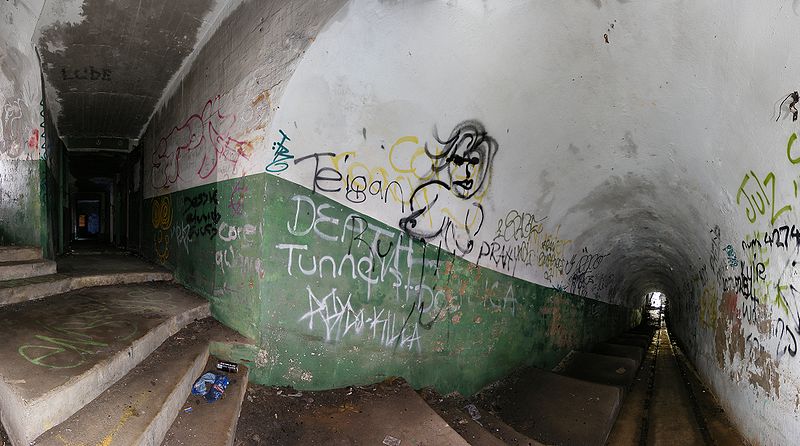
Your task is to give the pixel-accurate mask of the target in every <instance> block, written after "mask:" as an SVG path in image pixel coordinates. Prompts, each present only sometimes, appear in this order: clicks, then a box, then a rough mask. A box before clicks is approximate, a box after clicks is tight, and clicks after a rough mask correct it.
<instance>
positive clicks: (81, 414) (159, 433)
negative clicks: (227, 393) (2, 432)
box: [36, 320, 222, 446]
mask: <svg viewBox="0 0 800 446" xmlns="http://www.w3.org/2000/svg"><path fill="white" fill-rule="evenodd" d="M214 325H218V324H217V323H216V322H214V321H213V320H204V321H198V322H195V323H193V324H190V325H188V326H187V327H185V328H183V329H182V330H181V331H179V332H178V333H177V334H176V335H175V336H172V337H171V338H170V339H168V340H167V341H166V342H164V344H162V345H161V346H160V347H159V348H158V349H156V350H155V351H154V352H153V354H152V355H150V356H148V357H147V359H145V360H144V361H143V362H142V363H141V364H139V365H137V366H136V367H135V368H134V369H133V370H131V371H130V373H128V374H127V375H125V376H124V377H123V378H122V379H120V380H119V381H118V382H117V383H116V384H114V385H113V386H111V387H110V388H108V389H107V390H106V391H104V392H103V393H102V394H100V396H98V397H97V398H96V399H95V400H93V401H92V402H90V403H89V404H87V405H86V406H85V407H83V408H82V409H81V410H79V411H78V412H76V413H75V414H74V415H72V416H71V417H69V419H67V420H66V421H64V422H63V423H61V424H59V425H58V426H56V427H54V428H52V429H50V430H48V431H47V432H45V433H44V434H43V435H42V436H40V437H39V438H37V439H36V445H37V446H39V445H48V446H64V445H114V446H133V445H147V446H158V445H159V444H161V442H162V440H163V439H164V436H165V435H166V433H167V431H168V430H169V429H170V425H171V424H172V423H173V421H174V420H175V418H176V417H177V415H178V413H180V410H181V407H183V403H184V401H185V400H186V396H187V395H188V394H189V393H190V391H191V387H192V384H193V383H194V381H195V380H196V379H197V377H199V376H200V375H202V374H203V371H204V369H205V367H206V364H207V361H208V358H209V349H208V340H207V336H206V329H207V327H209V326H211V327H213V326H214ZM221 402H222V401H218V402H217V403H215V404H219V403H221Z"/></svg>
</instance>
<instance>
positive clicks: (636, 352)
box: [592, 342, 646, 368]
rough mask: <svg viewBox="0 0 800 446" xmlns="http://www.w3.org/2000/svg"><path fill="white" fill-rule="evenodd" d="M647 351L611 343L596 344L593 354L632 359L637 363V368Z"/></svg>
mask: <svg viewBox="0 0 800 446" xmlns="http://www.w3.org/2000/svg"><path fill="white" fill-rule="evenodd" d="M645 351H646V349H644V348H642V347H638V346H633V345H622V344H613V343H610V342H600V343H598V344H595V346H594V347H593V348H592V353H598V354H601V355H610V356H621V357H623V358H628V359H632V360H633V361H635V362H636V368H638V367H639V364H640V363H641V362H642V359H643V358H644V353H645Z"/></svg>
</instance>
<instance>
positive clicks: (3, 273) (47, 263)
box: [0, 259, 56, 281]
mask: <svg viewBox="0 0 800 446" xmlns="http://www.w3.org/2000/svg"><path fill="white" fill-rule="evenodd" d="M55 273H56V262H54V261H52V260H43V259H34V260H14V261H10V262H0V281H2V280H15V279H27V278H28V277H36V276H46V275H48V274H55Z"/></svg>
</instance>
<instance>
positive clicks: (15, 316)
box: [0, 284, 209, 445]
mask: <svg viewBox="0 0 800 446" xmlns="http://www.w3.org/2000/svg"><path fill="white" fill-rule="evenodd" d="M208 315H209V305H208V303H207V302H205V301H203V300H201V299H199V298H198V297H196V296H195V295H193V294H191V293H189V292H187V291H186V290H184V289H183V288H180V287H178V286H175V285H165V284H160V285H156V284H139V285H124V286H111V287H95V288H89V289H85V290H82V291H79V292H72V293H69V294H66V295H59V296H53V297H50V298H47V299H44V300H39V301H35V302H27V303H22V304H18V305H14V306H11V307H7V309H5V310H4V312H3V314H2V316H0V333H2V337H3V339H4V342H3V343H2V344H0V357H2V358H4V360H3V362H2V363H0V377H2V380H0V396H1V397H2V398H0V412H1V413H2V421H3V425H4V426H5V427H6V429H7V431H8V434H9V436H10V437H11V438H12V441H13V442H14V444H15V445H25V444H28V442H30V441H32V440H33V439H34V438H36V437H37V436H38V435H39V434H41V433H42V432H44V431H46V430H47V429H50V428H51V427H53V426H55V425H57V424H58V423H60V422H62V421H64V420H65V419H66V418H68V417H69V416H70V415H72V414H73V413H75V412H76V411H77V410H78V409H80V408H81V407H83V406H84V405H85V404H86V403H88V402H89V401H91V400H92V399H93V398H95V397H96V396H97V395H99V394H100V393H101V392H103V391H104V390H105V389H107V388H108V387H109V386H111V385H112V384H113V383H114V382H116V381H117V380H118V379H120V378H121V377H122V376H124V375H125V374H126V373H127V372H128V371H129V370H131V369H132V368H133V367H134V366H136V364H138V363H139V362H141V361H142V359H144V358H145V357H147V356H148V355H149V354H150V353H151V352H152V351H153V350H155V349H156V348H157V347H158V346H159V345H160V344H161V343H162V342H163V341H164V340H165V339H167V338H168V337H169V336H171V335H173V334H174V333H175V332H177V331H178V330H180V329H181V328H183V327H184V326H186V325H187V324H189V323H190V322H192V321H193V320H195V319H199V318H203V317H206V316H208ZM204 361H205V359H204Z"/></svg>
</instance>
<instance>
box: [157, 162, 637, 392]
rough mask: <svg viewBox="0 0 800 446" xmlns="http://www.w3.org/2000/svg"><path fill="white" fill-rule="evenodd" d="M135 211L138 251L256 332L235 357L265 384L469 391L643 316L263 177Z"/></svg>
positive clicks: (243, 328) (216, 310)
mask: <svg viewBox="0 0 800 446" xmlns="http://www.w3.org/2000/svg"><path fill="white" fill-rule="evenodd" d="M144 208H145V210H146V211H149V212H150V213H151V214H150V215H149V218H150V222H149V223H148V224H146V225H145V226H146V230H145V234H144V247H145V249H144V250H145V254H146V255H148V256H149V257H150V258H152V259H154V260H156V261H158V262H161V263H163V264H165V265H166V266H168V267H169V268H171V269H172V270H174V272H175V275H176V278H177V280H178V281H180V282H181V283H184V284H185V285H186V286H188V287H189V288H191V289H193V290H195V291H197V292H199V293H200V294H202V295H204V296H206V297H207V298H208V299H209V300H210V301H211V302H212V312H213V314H214V316H215V317H216V318H217V319H219V320H220V321H222V322H223V323H225V324H227V325H229V326H231V327H232V328H234V329H236V330H238V331H240V332H241V333H242V334H245V335H247V336H249V337H251V338H253V339H255V340H256V341H257V347H256V348H254V349H250V350H247V349H246V350H243V351H241V352H238V355H239V356H241V357H243V358H246V359H247V360H248V361H249V362H251V364H250V365H251V367H252V370H251V379H253V380H254V381H255V382H258V383H262V384H277V385H292V386H295V387H296V388H299V389H323V388H331V387H340V386H345V385H354V384H365V383H371V382H375V381H378V380H382V379H384V378H386V377H388V376H403V377H404V378H406V379H407V380H408V381H409V382H410V383H411V384H412V385H414V386H417V387H422V386H428V385H432V386H435V387H436V388H437V389H439V390H440V391H443V392H449V391H452V390H458V391H460V392H462V393H464V394H470V393H473V392H475V391H477V390H478V389H480V388H481V387H482V386H484V385H486V384H487V383H489V382H491V381H493V380H496V379H499V378H501V377H503V376H505V375H506V374H508V373H509V372H510V371H511V370H513V369H514V368H517V367H519V366H523V365H534V366H538V367H544V368H549V367H552V366H554V365H555V364H556V363H557V362H558V361H559V360H560V359H561V358H562V357H563V356H564V355H565V354H566V353H568V352H569V351H570V350H571V349H575V348H580V347H582V346H586V345H589V344H592V343H594V342H598V341H600V340H604V339H607V338H609V337H612V336H613V335H615V334H616V333H618V332H620V331H623V330H624V329H626V328H627V327H630V326H632V325H634V324H636V323H638V322H639V319H640V318H641V312H640V310H638V309H630V308H624V307H619V306H615V305H609V304H605V303H602V302H598V301H594V300H589V299H584V298H581V297H578V296H574V295H570V294H567V293H564V292H559V291H557V290H554V289H550V288H546V287H542V286H539V285H535V284H531V283H528V282H525V281H522V280H518V279H514V278H511V277H509V276H506V275H503V274H500V273H497V272H494V271H492V270H488V269H485V268H480V267H475V266H474V265H473V264H471V263H469V262H466V261H464V260H462V259H460V258H458V257H454V256H453V255H451V254H449V253H447V252H444V251H440V250H439V249H438V248H437V247H436V246H433V245H423V244H421V243H418V242H413V241H410V240H409V239H408V238H407V237H406V235H405V234H404V233H402V232H401V231H399V230H398V229H396V228H392V227H389V226H387V225H385V224H382V223H379V222H377V221H376V220H374V219H371V218H368V217H366V216H364V215H362V214H359V213H356V212H354V211H353V210H351V209H350V208H348V207H346V206H343V205H341V204H338V203H336V202H334V201H332V200H329V199H327V198H325V197H323V196H321V195H318V194H313V193H312V192H311V191H310V190H308V189H305V188H303V187H301V186H298V185H295V184H293V183H290V182H287V181H284V180H282V179H280V178H278V177H275V176H271V175H267V174H263V175H255V176H249V177H245V178H241V179H236V180H230V181H223V182H219V183H215V184H213V185H208V186H202V187H198V188H194V189H189V190H185V191H181V192H176V193H173V194H170V195H165V196H162V197H157V198H154V199H150V200H146V202H145V206H144ZM144 218H145V219H147V218H148V216H145V217H144ZM423 265H424V267H423Z"/></svg>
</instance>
